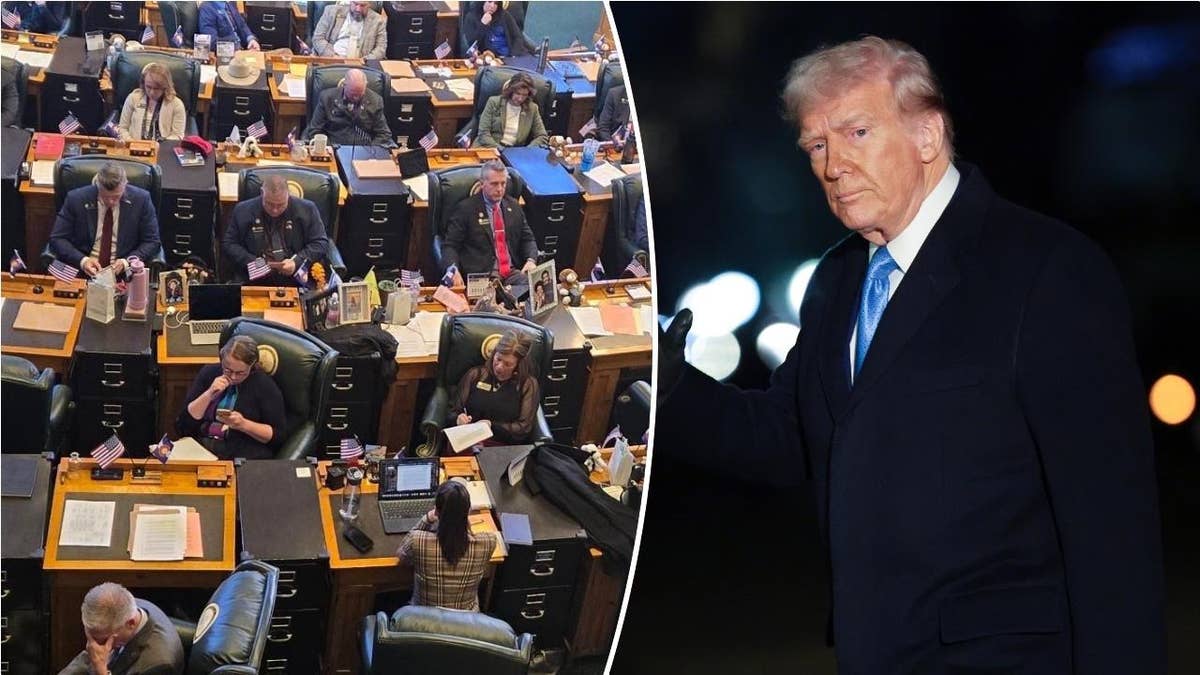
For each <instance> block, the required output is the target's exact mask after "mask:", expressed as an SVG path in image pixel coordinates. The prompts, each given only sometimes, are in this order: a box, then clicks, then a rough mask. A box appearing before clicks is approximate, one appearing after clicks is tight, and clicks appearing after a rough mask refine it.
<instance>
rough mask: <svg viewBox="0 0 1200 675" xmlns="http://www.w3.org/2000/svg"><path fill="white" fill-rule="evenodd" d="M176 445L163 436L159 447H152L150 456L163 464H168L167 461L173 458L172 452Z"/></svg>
mask: <svg viewBox="0 0 1200 675" xmlns="http://www.w3.org/2000/svg"><path fill="white" fill-rule="evenodd" d="M174 447H175V443H174V442H173V441H172V440H171V438H170V437H169V436H167V435H166V434H163V437H162V440H160V441H159V442H158V444H157V445H152V446H150V456H151V457H153V458H154V459H157V460H158V461H160V462H162V463H163V464H166V463H167V459H169V458H170V457H171V450H172V449H174Z"/></svg>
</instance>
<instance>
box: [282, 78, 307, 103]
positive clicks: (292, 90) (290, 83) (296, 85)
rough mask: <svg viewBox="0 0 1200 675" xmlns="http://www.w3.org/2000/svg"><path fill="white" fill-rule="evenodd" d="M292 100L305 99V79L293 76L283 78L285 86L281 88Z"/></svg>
mask: <svg viewBox="0 0 1200 675" xmlns="http://www.w3.org/2000/svg"><path fill="white" fill-rule="evenodd" d="M279 88H280V89H282V90H283V91H284V93H286V94H287V95H288V96H291V97H292V98H304V97H305V92H304V78H302V77H293V76H292V75H291V74H288V75H284V76H283V85H282V86H280V87H279Z"/></svg>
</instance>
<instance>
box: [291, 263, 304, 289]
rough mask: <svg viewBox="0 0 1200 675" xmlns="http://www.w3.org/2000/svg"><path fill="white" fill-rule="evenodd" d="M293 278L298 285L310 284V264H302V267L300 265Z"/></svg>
mask: <svg viewBox="0 0 1200 675" xmlns="http://www.w3.org/2000/svg"><path fill="white" fill-rule="evenodd" d="M292 278H293V279H295V280H296V281H297V282H298V283H301V284H307V283H308V263H307V262H304V263H301V264H300V265H298V266H297V267H296V271H295V272H294V273H293V274H292Z"/></svg>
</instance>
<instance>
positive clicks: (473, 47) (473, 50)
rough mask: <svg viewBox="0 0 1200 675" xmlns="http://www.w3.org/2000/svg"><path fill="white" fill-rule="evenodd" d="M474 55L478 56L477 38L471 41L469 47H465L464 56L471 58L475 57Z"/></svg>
mask: <svg viewBox="0 0 1200 675" xmlns="http://www.w3.org/2000/svg"><path fill="white" fill-rule="evenodd" d="M476 56H479V40H476V41H474V42H472V43H471V46H470V47H467V55H466V57H467V58H468V59H473V58H475V57H476Z"/></svg>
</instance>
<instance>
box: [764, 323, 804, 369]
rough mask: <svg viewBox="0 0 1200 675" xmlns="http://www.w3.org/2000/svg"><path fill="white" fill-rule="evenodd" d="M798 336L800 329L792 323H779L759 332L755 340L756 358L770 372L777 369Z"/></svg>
mask: <svg viewBox="0 0 1200 675" xmlns="http://www.w3.org/2000/svg"><path fill="white" fill-rule="evenodd" d="M799 336H800V327H799V326H797V325H796V324H794V323H786V322H782V321H781V322H779V323H773V324H771V325H770V326H767V327H766V328H764V329H762V330H761V331H759V333H758V338H757V339H756V340H755V346H756V347H757V348H758V357H759V358H760V359H762V360H763V363H765V364H767V366H768V367H770V368H771V369H772V370H774V369H775V368H778V367H779V364H781V363H783V360H784V359H786V358H787V354H788V352H789V351H791V349H792V346H793V345H795V344H796V338H797V337H799Z"/></svg>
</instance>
